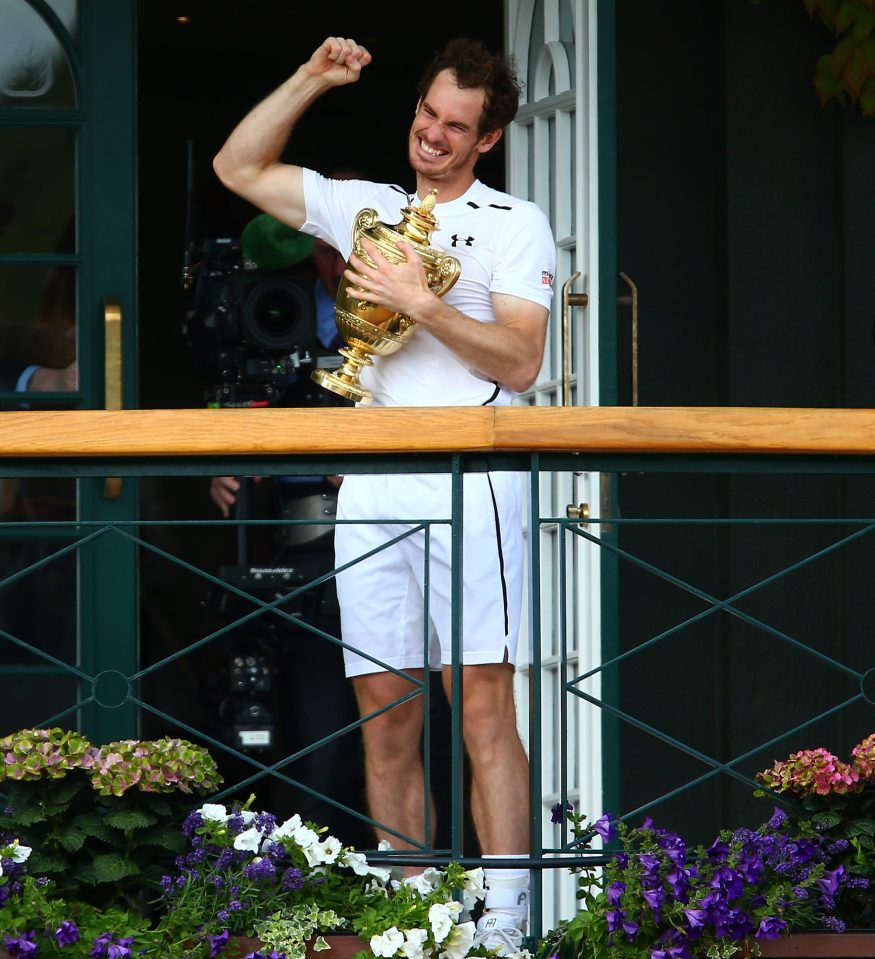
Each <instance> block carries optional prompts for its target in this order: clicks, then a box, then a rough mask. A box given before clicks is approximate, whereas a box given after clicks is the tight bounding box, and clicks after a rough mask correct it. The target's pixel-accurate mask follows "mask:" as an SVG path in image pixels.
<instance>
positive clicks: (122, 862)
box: [92, 854, 140, 882]
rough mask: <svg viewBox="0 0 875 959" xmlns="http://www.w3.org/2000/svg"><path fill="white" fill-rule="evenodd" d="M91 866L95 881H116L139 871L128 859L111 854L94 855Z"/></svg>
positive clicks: (134, 874)
mask: <svg viewBox="0 0 875 959" xmlns="http://www.w3.org/2000/svg"><path fill="white" fill-rule="evenodd" d="M92 866H93V868H94V876H95V879H96V881H97V882H118V881H119V880H120V879H126V878H127V877H128V876H136V875H137V873H138V872H139V871H140V870H139V869H138V868H137V866H136V864H135V863H132V862H131V861H130V860H129V859H123V858H122V857H121V856H114V855H112V854H108V855H104V856H95V857H94V862H93V863H92Z"/></svg>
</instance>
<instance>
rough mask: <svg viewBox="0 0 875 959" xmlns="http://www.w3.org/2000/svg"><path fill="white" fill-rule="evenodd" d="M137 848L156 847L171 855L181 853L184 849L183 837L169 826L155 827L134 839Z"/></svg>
mask: <svg viewBox="0 0 875 959" xmlns="http://www.w3.org/2000/svg"><path fill="white" fill-rule="evenodd" d="M136 843H137V847H140V846H158V847H159V848H161V849H167V850H168V851H170V852H173V853H181V852H182V850H183V849H184V847H185V837H184V836H183V835H182V833H181V832H180V831H179V830H178V829H173V828H172V827H171V826H156V827H155V828H154V829H150V830H149V831H148V832H145V833H142V834H141V835H139V836H137V837H136Z"/></svg>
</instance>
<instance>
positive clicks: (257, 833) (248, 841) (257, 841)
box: [234, 826, 264, 852]
mask: <svg viewBox="0 0 875 959" xmlns="http://www.w3.org/2000/svg"><path fill="white" fill-rule="evenodd" d="M262 836H264V833H263V832H262V831H261V830H260V829H256V828H255V826H253V827H252V828H251V829H245V830H244V831H243V832H241V833H240V834H239V835H238V836H235V837H234V848H235V849H244V850H246V851H247V852H258V849H259V847H260V846H261V839H262Z"/></svg>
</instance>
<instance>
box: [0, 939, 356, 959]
mask: <svg viewBox="0 0 875 959" xmlns="http://www.w3.org/2000/svg"><path fill="white" fill-rule="evenodd" d="M324 938H325V941H326V942H327V943H328V945H329V946H330V947H331V948H330V949H329V950H325V949H323V950H322V951H320V952H314V951H313V948H312V945H311V943H309V942H308V943H307V959H353V957H354V956H355V955H356V953H359V952H361V951H362V949H367V948H368V944H367V943H366V942H365V941H364V940H363V939H359V937H358V936H355V935H353V934H352V933H338V934H337V935H335V936H325V937H324ZM263 945H264V943H263V942H262V941H261V940H260V939H254V938H251V937H249V936H232V937H231V938H230V939H229V940H228V945H227V947H226V948H225V950H224V952H223V954H222V955H223V957H227V959H243V956H247V955H249V953H250V952H257V951H258V950H259V949H261V948H262V946H263ZM0 959H5V956H4V954H3V953H2V952H0Z"/></svg>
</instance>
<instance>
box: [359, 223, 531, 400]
mask: <svg viewBox="0 0 875 959" xmlns="http://www.w3.org/2000/svg"><path fill="white" fill-rule="evenodd" d="M363 244H364V246H365V249H366V250H367V253H368V255H369V256H370V257H371V259H372V260H373V261H374V263H375V264H376V268H374V267H371V266H369V265H368V264H367V263H365V262H364V260H361V259H360V258H359V257H357V256H355V254H353V256H351V257H350V264H351V267H352V268H351V269H347V270H346V273H345V275H346V278H347V279H348V280H349V281H350V282H351V283H353V284H355V286H357V287H359V288H360V289H361V290H362V292H361V299H363V300H367V301H368V302H370V303H379V304H381V305H382V306H385V307H387V308H388V309H390V310H395V311H397V312H399V313H405V314H406V315H407V316H409V317H411V318H412V319H414V320H416V322H417V323H419V324H421V325H422V326H423V327H424V328H425V329H427V330H428V331H429V332H430V333H431V334H432V335H433V336H434V337H436V338H437V339H438V340H440V341H441V343H443V344H444V345H445V346H447V347H449V349H451V350H452V351H453V352H454V353H455V354H456V355H457V356H458V357H459V358H460V359H462V360H463V361H464V362H465V363H466V364H467V365H468V366H469V367H470V368H471V369H474V370H476V371H477V372H478V373H480V374H481V375H483V376H485V377H488V378H489V379H490V380H495V381H496V382H497V383H500V384H501V385H502V386H506V387H509V388H510V389H512V390H514V391H515V392H517V393H521V392H522V391H523V390H527V389H528V388H529V387H530V386H531V385H532V384H533V383H534V382H535V380H536V379H537V377H538V373H539V372H540V370H541V362H542V360H543V358H544V340H545V338H546V333H547V320H548V318H549V311H548V310H547V308H546V307H543V306H541V305H540V304H538V303H534V302H532V301H531V300H524V299H521V298H520V297H517V296H510V295H508V294H505V293H493V294H492V307H493V310H494V311H495V323H481V322H480V321H478V320H475V319H472V318H471V317H470V316H466V315H465V314H464V313H462V312H461V311H459V310H457V309H456V308H455V307H453V306H450V304H449V303H446V302H445V301H444V300H442V299H440V298H439V297H437V296H435V294H434V293H432V292H431V290H429V288H428V283H427V280H426V276H425V270H424V268H423V266H422V261H421V260H420V259H419V257H418V256H417V255H416V253H415V252H414V251H413V248H412V247H411V246H410V245H409V244H406V243H402V244H399V248H400V249H403V250H404V253H405V255H406V256H407V262H406V263H398V264H394V263H390V262H389V261H388V260H386V258H385V257H384V256H383V255H382V254H381V253H380V251H379V250H378V249H377V247H376V246H374V244H373V243H371V242H370V241H369V240H367V239H364V240H363Z"/></svg>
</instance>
